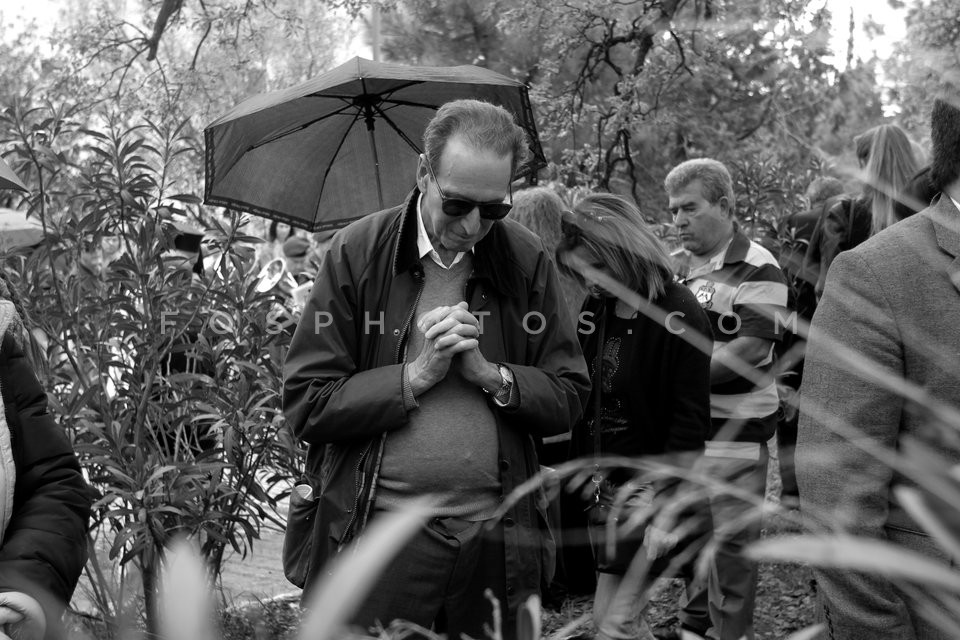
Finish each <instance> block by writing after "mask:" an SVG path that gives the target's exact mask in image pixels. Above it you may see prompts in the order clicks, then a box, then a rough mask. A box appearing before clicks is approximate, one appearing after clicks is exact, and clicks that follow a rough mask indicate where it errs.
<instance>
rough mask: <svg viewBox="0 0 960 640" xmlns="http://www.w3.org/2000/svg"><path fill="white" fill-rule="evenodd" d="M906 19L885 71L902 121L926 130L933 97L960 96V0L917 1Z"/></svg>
mask: <svg viewBox="0 0 960 640" xmlns="http://www.w3.org/2000/svg"><path fill="white" fill-rule="evenodd" d="M906 20H907V35H906V38H905V39H904V40H903V42H901V43H899V44H897V45H896V46H895V47H894V55H893V56H892V57H891V58H890V60H889V61H888V62H887V64H886V65H885V70H886V72H887V74H888V75H889V76H890V77H891V78H892V80H893V81H894V82H893V84H894V87H893V91H892V95H891V96H890V99H891V101H892V102H893V103H895V104H896V105H897V106H898V107H899V109H900V111H901V118H902V120H903V121H904V122H906V123H908V124H909V125H912V126H913V128H914V129H917V130H920V131H923V132H925V131H926V129H927V128H928V127H927V126H926V125H927V123H928V121H929V115H930V114H929V112H930V102H931V99H932V97H934V96H936V95H938V94H941V93H944V92H946V93H947V94H949V95H952V96H955V95H960V0H928V1H924V2H921V1H919V0H916V1H914V2H913V3H911V4H910V7H909V10H908V11H907V16H906Z"/></svg>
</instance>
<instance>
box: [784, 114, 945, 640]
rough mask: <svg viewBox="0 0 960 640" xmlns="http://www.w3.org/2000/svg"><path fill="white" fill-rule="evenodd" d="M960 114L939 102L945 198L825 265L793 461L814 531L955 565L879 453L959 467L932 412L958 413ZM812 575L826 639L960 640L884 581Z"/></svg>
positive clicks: (936, 122)
mask: <svg viewBox="0 0 960 640" xmlns="http://www.w3.org/2000/svg"><path fill="white" fill-rule="evenodd" d="M958 104H960V102H957V101H954V102H953V103H952V104H951V103H949V102H947V101H943V100H937V101H936V102H935V103H934V107H933V112H932V118H931V124H932V138H933V147H934V148H933V155H934V158H933V164H932V169H931V177H932V179H933V181H934V183H935V184H936V187H937V189H938V190H940V191H941V197H940V199H939V200H938V201H936V202H935V203H934V204H932V205H931V206H929V207H928V208H926V209H924V210H923V211H921V212H919V213H917V214H916V215H914V216H911V217H910V218H907V219H906V220H903V221H902V222H900V223H899V224H896V225H893V226H891V227H889V228H887V229H885V230H884V231H882V232H880V233H878V234H877V235H875V236H873V237H871V238H870V239H869V240H867V241H866V242H864V243H863V244H861V245H860V246H858V247H857V248H855V249H852V250H850V251H847V252H844V253H842V254H840V255H839V256H838V257H837V259H836V260H835V261H834V263H833V266H832V267H831V269H830V275H829V276H828V278H827V283H826V288H825V291H824V295H823V298H822V299H821V301H820V304H819V306H818V307H817V311H816V313H815V315H814V317H813V322H812V327H811V330H810V336H809V341H808V344H807V354H806V363H805V366H804V379H803V385H802V388H801V418H800V431H799V438H798V443H797V455H796V460H797V479H798V481H799V484H800V506H801V510H802V512H803V515H804V517H805V519H807V523H808V524H809V525H810V526H811V527H816V528H817V529H822V527H823V526H824V525H828V526H830V527H831V528H835V529H840V530H843V531H845V532H847V533H850V534H853V535H856V536H863V537H872V538H877V539H881V540H886V541H889V542H891V543H894V544H897V545H900V546H903V547H906V548H908V549H910V550H912V551H915V552H920V553H922V554H925V555H927V556H930V557H933V558H936V559H938V560H941V561H943V562H944V563H945V564H948V563H950V562H951V561H955V560H956V559H955V558H950V557H949V556H948V554H947V553H946V552H945V551H944V550H943V549H941V548H940V547H939V546H937V544H936V543H935V541H934V540H933V539H932V538H931V537H930V536H928V535H927V533H926V532H925V531H924V529H923V528H922V527H921V526H920V525H918V524H917V523H916V522H915V521H914V520H913V519H912V518H911V517H910V516H909V515H908V513H907V512H906V511H905V510H904V508H903V506H902V505H901V504H899V503H898V501H897V499H896V496H895V494H894V488H895V487H896V486H903V485H906V486H911V482H910V481H909V480H907V479H905V478H904V477H901V476H900V475H899V474H897V473H895V472H894V470H893V469H891V468H890V466H889V465H888V464H886V463H884V462H883V461H881V460H879V459H878V458H877V457H876V456H875V455H873V454H872V453H870V452H871V450H872V449H875V448H877V447H878V446H880V447H883V448H884V449H885V450H887V451H888V452H892V451H893V450H896V449H899V448H900V447H901V446H903V443H904V442H905V441H907V442H914V443H915V442H917V441H919V442H921V443H924V444H927V445H931V446H933V447H935V449H936V451H937V455H939V456H942V457H943V464H944V465H945V466H944V470H943V473H944V475H946V469H947V467H949V466H951V465H955V464H957V463H958V462H960V451H958V450H957V448H956V447H955V446H952V447H951V446H950V444H949V443H950V441H949V439H947V438H944V437H943V436H944V434H948V433H950V432H951V431H952V430H954V429H955V428H956V425H953V426H952V428H951V427H947V428H944V427H943V425H942V423H941V422H939V421H938V420H937V419H936V417H935V416H936V413H935V411H931V410H930V409H931V407H932V406H935V405H936V403H937V402H940V403H944V404H945V405H947V406H952V407H954V408H960V407H958V404H960V358H958V355H960V331H958V330H957V326H956V320H957V318H958V317H960V109H958V108H957V106H956V105H958ZM911 389H912V391H911ZM918 400H920V401H919V402H918ZM928 472H930V470H929V469H928ZM939 512H940V513H944V511H943V510H940V511H939ZM815 576H816V579H817V584H818V592H819V595H820V601H821V605H822V613H823V618H824V622H825V623H826V626H827V629H828V632H829V634H828V635H829V637H830V638H834V639H843V640H859V639H864V640H866V639H868V638H869V639H870V640H887V639H889V640H894V639H896V640H930V639H940V638H948V637H955V635H954V634H946V633H945V632H944V631H942V630H940V629H938V628H937V627H935V626H934V625H933V624H931V623H930V622H929V621H928V620H927V619H926V618H924V617H923V616H922V615H921V613H920V612H921V609H922V607H923V606H925V604H927V603H918V602H917V601H916V600H915V599H913V598H912V597H911V596H910V595H909V593H910V592H909V591H905V590H902V589H901V588H900V586H899V585H898V584H897V583H895V582H894V581H892V580H890V579H889V578H887V577H885V576H882V575H878V574H865V573H855V572H850V571H841V570H838V569H832V570H828V569H824V568H820V569H816V570H815Z"/></svg>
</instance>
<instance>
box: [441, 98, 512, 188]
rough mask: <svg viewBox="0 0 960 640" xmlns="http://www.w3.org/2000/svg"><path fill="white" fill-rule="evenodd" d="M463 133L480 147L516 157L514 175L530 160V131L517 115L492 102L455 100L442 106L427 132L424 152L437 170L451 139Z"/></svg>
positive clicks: (474, 144) (469, 140)
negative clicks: (524, 127)
mask: <svg viewBox="0 0 960 640" xmlns="http://www.w3.org/2000/svg"><path fill="white" fill-rule="evenodd" d="M454 136H462V137H463V138H465V139H466V141H467V142H468V143H469V144H470V145H471V146H473V147H474V148H476V149H481V150H490V151H493V152H494V153H495V154H497V155H498V156H506V155H509V156H510V157H511V158H512V162H511V168H512V175H514V176H515V175H517V169H518V168H519V167H521V166H523V165H524V164H526V162H527V161H528V160H529V158H530V155H531V154H530V148H529V146H528V141H527V133H526V132H525V131H524V130H523V128H522V127H520V126H519V125H517V123H516V121H515V120H514V118H513V115H512V114H511V113H510V112H509V111H507V110H506V109H504V108H503V107H499V106H497V105H494V104H490V103H489V102H482V101H480V100H454V101H452V102H448V103H446V104H444V105H442V106H441V107H440V108H439V109H438V110H437V114H436V115H435V116H433V119H432V120H430V122H429V123H428V124H427V129H426V131H424V132H423V151H424V153H425V154H426V155H427V161H428V162H429V163H430V166H432V167H433V169H434V171H438V170H439V168H440V155H441V154H442V153H443V149H444V147H446V145H447V141H448V140H450V139H451V138H453V137H454Z"/></svg>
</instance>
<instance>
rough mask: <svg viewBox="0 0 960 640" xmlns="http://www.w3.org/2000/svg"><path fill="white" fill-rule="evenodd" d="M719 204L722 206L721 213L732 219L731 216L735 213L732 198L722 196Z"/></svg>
mask: <svg viewBox="0 0 960 640" xmlns="http://www.w3.org/2000/svg"><path fill="white" fill-rule="evenodd" d="M717 204H718V205H719V206H720V211H721V212H722V213H723V215H725V216H726V217H728V218H729V217H730V214H731V213H733V207H731V206H730V198H728V197H727V196H720V199H719V200H717Z"/></svg>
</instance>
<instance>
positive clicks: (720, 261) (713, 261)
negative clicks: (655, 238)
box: [674, 229, 749, 280]
mask: <svg viewBox="0 0 960 640" xmlns="http://www.w3.org/2000/svg"><path fill="white" fill-rule="evenodd" d="M742 235H743V234H741V233H740V232H739V230H737V229H734V232H733V236H731V237H730V239H729V240H727V242H726V243H725V244H724V245H723V247H722V248H721V249H720V250H719V251H717V252H716V253H715V254H713V255H712V256H710V259H709V260H707V261H706V262H705V263H703V264H702V265H700V266H698V267H696V268H691V267H690V262H691V261H692V259H693V254H692V253H690V252H689V251H687V250H686V249H682V248H681V249H680V250H679V251H677V252H676V253H674V255H675V256H677V258H678V259H677V260H676V261H675V266H676V271H677V276H678V277H679V278H680V279H681V280H692V279H693V278H698V277H700V276H703V275H706V274H708V273H713V272H714V271H717V270H719V269H722V268H723V265H724V264H727V263H728V262H737V261H739V260H742V259H743V257H742V256H740V255H739V254H741V253H743V254H744V255H745V254H746V252H741V251H740V249H741V246H740V244H741V243H740V242H737V240H739V237H740V236H742ZM748 244H749V242H748Z"/></svg>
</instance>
